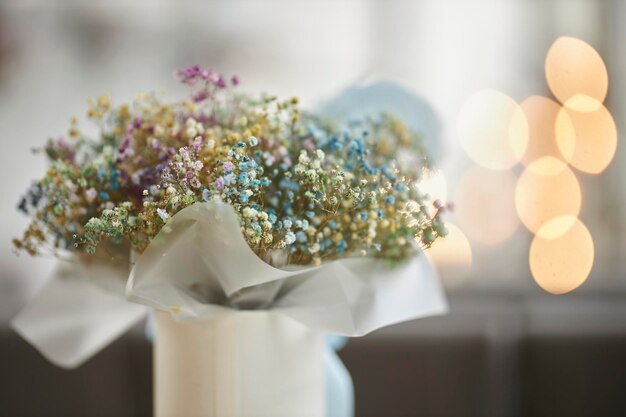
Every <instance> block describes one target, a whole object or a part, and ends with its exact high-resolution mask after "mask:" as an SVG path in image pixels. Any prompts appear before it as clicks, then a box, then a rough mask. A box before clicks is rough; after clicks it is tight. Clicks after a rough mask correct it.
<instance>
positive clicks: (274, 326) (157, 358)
mask: <svg viewBox="0 0 626 417" xmlns="http://www.w3.org/2000/svg"><path fill="white" fill-rule="evenodd" d="M324 343H325V341H324V335H323V334H322V333H319V332H316V331H313V330H310V329H309V328H307V327H305V326H303V325H302V324H300V323H298V322H296V321H294V320H292V319H289V318H287V317H285V316H283V315H281V314H279V313H275V312H272V311H271V310H269V311H261V310H259V311H234V312H233V313H231V314H225V315H221V316H219V317H218V318H216V319H213V320H207V321H203V322H193V323H179V322H177V321H175V320H174V319H173V318H172V317H171V315H170V314H168V313H164V312H157V313H156V340H155V344H154V373H155V374H154V384H155V385H154V406H155V416H156V417H248V416H249V417H283V416H284V417H294V416H302V417H323V416H324V415H325V412H326V403H325V401H326V399H325V385H324V384H325V373H324V371H325V367H324V358H323V355H324Z"/></svg>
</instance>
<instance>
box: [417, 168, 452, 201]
mask: <svg viewBox="0 0 626 417" xmlns="http://www.w3.org/2000/svg"><path fill="white" fill-rule="evenodd" d="M418 188H419V190H420V191H421V192H422V193H425V194H428V195H430V200H431V202H434V201H435V200H439V201H443V202H445V201H447V200H448V184H447V183H446V178H445V176H444V175H443V172H441V171H439V170H432V171H425V172H424V175H423V177H422V179H421V181H420V182H419V185H418Z"/></svg>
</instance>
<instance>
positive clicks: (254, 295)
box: [126, 202, 447, 336]
mask: <svg viewBox="0 0 626 417" xmlns="http://www.w3.org/2000/svg"><path fill="white" fill-rule="evenodd" d="M126 293H127V297H128V299H129V300H131V301H134V302H137V303H140V304H145V305H147V306H150V307H153V308H155V309H157V310H162V311H169V312H171V313H172V315H173V317H174V318H175V319H176V320H178V321H181V322H189V321H201V320H207V319H213V318H216V317H219V316H220V315H223V314H227V313H230V312H232V311H233V307H235V308H242V307H256V308H259V307H260V308H265V309H270V310H272V311H274V312H277V313H280V314H283V315H285V316H288V317H290V318H293V319H294V320H296V321H299V322H300V323H302V324H304V325H306V326H307V327H309V328H311V329H316V330H319V331H324V332H329V333H336V334H341V335H345V336H361V335H364V334H366V333H368V332H371V331H373V330H376V329H378V328H380V327H383V326H387V325H390V324H394V323H398V322H401V321H405V320H410V319H414V318H419V317H424V316H429V315H434V314H440V313H443V312H445V311H446V309H447V305H446V301H445V297H444V294H443V292H442V289H441V287H440V284H439V280H438V278H437V274H436V273H435V271H434V269H433V268H432V267H431V265H430V264H429V262H428V260H427V259H426V257H425V256H423V254H420V256H416V257H415V258H413V259H412V260H410V261H408V262H406V263H404V264H402V265H400V266H399V267H396V268H388V267H387V266H386V264H385V262H384V261H382V260H377V259H373V258H350V259H344V260H339V261H334V262H330V263H328V264H323V265H322V266H320V267H312V268H298V269H293V268H292V269H291V270H286V269H278V268H274V267H272V266H270V265H268V264H267V263H265V262H263V261H262V260H261V259H259V258H258V257H257V256H256V255H255V254H254V252H252V250H251V249H250V247H249V246H248V244H247V243H246V241H245V240H244V237H243V235H242V234H241V231H240V226H239V221H238V219H237V216H236V214H235V212H234V210H233V208H232V207H230V206H229V205H227V204H224V203H220V202H209V203H196V204H194V205H192V206H189V207H187V208H185V209H183V210H181V211H180V212H179V213H177V214H176V215H175V216H174V217H172V219H171V220H170V221H169V222H168V223H167V225H166V226H165V227H164V228H163V230H162V231H161V232H160V233H159V235H158V236H157V237H156V238H155V239H154V240H153V241H152V243H151V244H150V245H149V247H148V248H147V249H146V251H145V252H144V253H143V254H142V256H141V257H140V258H139V259H138V260H137V262H136V264H135V267H134V268H133V270H132V271H131V275H130V279H129V280H128V286H127V292H126Z"/></svg>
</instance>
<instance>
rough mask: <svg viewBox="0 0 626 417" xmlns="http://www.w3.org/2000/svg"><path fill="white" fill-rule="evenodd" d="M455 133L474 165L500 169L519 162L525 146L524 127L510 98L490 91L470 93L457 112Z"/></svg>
mask: <svg viewBox="0 0 626 417" xmlns="http://www.w3.org/2000/svg"><path fill="white" fill-rule="evenodd" d="M458 134H459V138H460V140H461V145H462V146H463V149H464V150H465V152H466V153H467V155H468V156H469V157H470V158H471V159H472V160H473V161H474V162H476V163H477V164H478V165H480V166H482V167H484V168H489V169H494V170H504V169H509V168H511V167H513V166H514V165H515V164H516V163H518V162H519V161H520V159H521V158H522V156H523V155H524V153H525V151H526V146H527V143H528V124H527V122H526V117H525V116H524V112H523V111H522V109H521V108H520V106H519V105H518V104H517V103H516V102H515V100H513V99H512V98H511V97H509V96H507V95H506V94H503V93H501V92H499V91H494V90H483V91H479V92H477V93H475V94H473V95H472V96H471V97H470V98H469V99H467V101H466V102H465V103H464V104H463V106H462V108H461V111H460V113H459V124H458Z"/></svg>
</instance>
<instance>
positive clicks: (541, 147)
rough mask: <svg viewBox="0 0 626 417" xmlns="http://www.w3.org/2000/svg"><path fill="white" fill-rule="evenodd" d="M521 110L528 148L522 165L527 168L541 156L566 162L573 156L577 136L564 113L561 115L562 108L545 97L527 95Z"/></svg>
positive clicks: (521, 104)
mask: <svg viewBox="0 0 626 417" xmlns="http://www.w3.org/2000/svg"><path fill="white" fill-rule="evenodd" d="M520 107H521V109H522V110H523V112H524V114H525V116H526V120H527V121H528V146H527V148H526V153H525V154H524V157H523V158H522V163H523V164H524V165H529V164H531V163H532V162H534V161H536V160H537V159H539V158H541V157H543V156H552V157H555V158H559V159H562V160H564V161H569V160H570V159H571V157H572V155H573V154H574V144H575V140H576V133H575V131H574V126H573V124H572V122H571V120H570V119H569V117H568V116H567V113H560V110H561V105H560V104H559V103H557V102H556V101H554V100H551V99H549V98H547V97H542V96H530V97H528V98H527V99H525V100H524V101H522V102H521V103H520ZM559 115H561V117H560V118H559V117H558V116H559ZM557 119H558V121H559V123H557ZM557 137H559V138H560V141H561V145H560V146H559V144H557Z"/></svg>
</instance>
